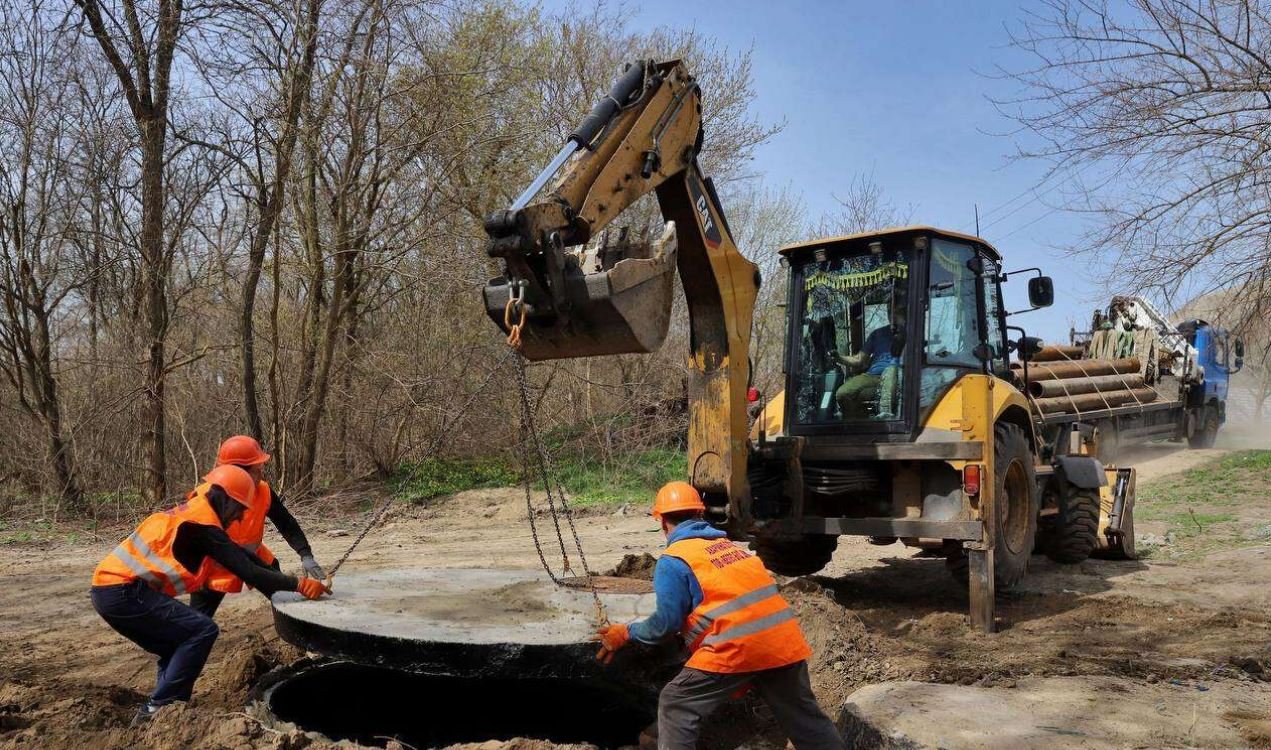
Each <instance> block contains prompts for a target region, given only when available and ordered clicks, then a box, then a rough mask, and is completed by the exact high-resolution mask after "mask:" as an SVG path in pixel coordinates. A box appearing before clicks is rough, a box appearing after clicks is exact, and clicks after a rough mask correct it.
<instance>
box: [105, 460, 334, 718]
mask: <svg viewBox="0 0 1271 750" xmlns="http://www.w3.org/2000/svg"><path fill="white" fill-rule="evenodd" d="M203 479H204V482H203V484H200V485H199V486H198V487H196V488H195V489H194V491H193V492H191V493H190V495H189V496H188V497H187V498H186V501H185V502H184V503H181V504H180V505H178V506H176V507H175V508H171V509H169V510H165V511H162V512H160V513H154V514H152V515H150V516H148V517H147V518H146V519H145V520H144V521H142V522H141V525H139V526H138V527H137V530H136V531H134V532H133V533H132V534H131V535H130V536H129V537H128V538H127V539H125V540H123V541H122V542H120V543H119V546H117V547H115V549H114V550H113V551H112V552H111V553H110V554H109V555H107V556H106V558H105V559H104V560H102V561H101V562H100V563H99V564H98V565H97V569H96V570H95V571H93V589H92V600H93V609H96V610H97V614H99V615H101V616H102V619H104V620H105V621H106V622H107V624H109V625H110V626H111V627H112V628H114V629H115V630H116V631H118V632H119V634H120V635H122V636H124V637H125V638H127V639H128V640H130V641H132V642H133V643H135V644H137V645H138V646H141V647H142V648H143V649H145V650H146V651H149V652H150V653H152V654H154V655H155V656H158V657H159V674H158V680H157V681H156V683H155V688H154V692H153V693H151V694H150V699H149V700H148V701H147V702H146V703H145V705H143V706H142V707H141V709H140V710H138V712H137V716H136V718H135V719H133V725H134V726H136V725H137V724H140V723H143V722H145V721H147V720H149V719H150V718H151V717H153V716H154V714H155V712H157V711H158V710H159V708H160V707H161V706H164V705H167V704H169V703H172V702H173V701H188V700H190V693H191V692H192V691H193V690H194V681H195V680H197V679H198V677H199V674H200V673H202V671H203V665H204V663H205V662H207V656H208V654H209V653H210V652H211V651H212V644H213V643H214V642H215V641H216V636H217V634H218V633H219V632H220V631H219V629H218V628H217V627H216V623H214V622H212V618H210V617H208V616H207V615H205V614H203V613H202V612H197V611H195V610H194V609H192V608H190V607H187V606H186V605H184V604H182V603H181V602H179V601H177V600H176V599H175V597H177V596H180V595H181V594H185V593H192V592H197V591H199V590H200V589H202V588H203V584H204V583H205V582H206V581H207V577H208V574H209V572H210V571H211V569H212V565H213V564H214V563H216V564H219V565H221V566H223V567H224V568H225V569H226V570H229V571H231V572H232V573H233V574H234V575H236V576H238V578H240V579H242V580H244V581H246V582H247V583H249V584H251V585H252V586H254V587H256V589H257V590H258V591H260V593H262V594H264V595H265V596H270V595H272V594H273V593H274V592H275V591H298V592H300V593H301V594H303V595H304V596H305V597H306V598H308V599H317V598H319V597H320V596H322V594H323V592H325V591H327V589H326V587H325V586H324V585H323V584H322V582H320V581H316V580H313V579H310V578H301V579H298V580H297V579H296V578H295V577H293V576H289V575H285V574H283V573H280V572H278V571H276V570H274V569H273V568H271V567H269V566H267V565H265V564H264V563H263V562H261V560H260V558H258V557H256V556H255V555H252V554H250V553H248V552H246V551H244V550H243V548H242V547H240V546H239V545H237V544H235V543H234V542H233V541H231V540H230V538H229V536H227V535H226V533H225V529H226V527H228V526H229V525H231V524H232V523H234V521H236V520H238V519H239V518H240V517H241V516H242V515H243V514H244V512H247V511H250V510H251V509H252V507H253V503H254V500H255V495H256V483H255V482H254V481H252V478H251V476H249V475H248V474H247V472H245V471H243V470H242V469H240V468H237V467H234V466H220V467H217V468H215V469H213V470H212V471H211V473H209V474H208V475H207V476H206V477H204V478H203Z"/></svg>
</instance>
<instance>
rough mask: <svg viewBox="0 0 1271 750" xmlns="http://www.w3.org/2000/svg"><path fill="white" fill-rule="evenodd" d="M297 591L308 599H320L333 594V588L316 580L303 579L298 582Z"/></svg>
mask: <svg viewBox="0 0 1271 750" xmlns="http://www.w3.org/2000/svg"><path fill="white" fill-rule="evenodd" d="M296 591H298V592H299V593H300V595H301V596H303V597H304V598H306V599H320V598H322V595H323V594H329V593H331V588H330V587H329V586H327V585H326V584H325V583H323V582H322V581H319V580H318V579H316V578H301V579H299V580H298V581H297V582H296Z"/></svg>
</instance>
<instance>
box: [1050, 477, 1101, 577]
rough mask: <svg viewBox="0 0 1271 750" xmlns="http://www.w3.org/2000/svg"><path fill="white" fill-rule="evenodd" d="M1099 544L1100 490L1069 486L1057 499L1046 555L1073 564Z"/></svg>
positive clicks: (1086, 555)
mask: <svg viewBox="0 0 1271 750" xmlns="http://www.w3.org/2000/svg"><path fill="white" fill-rule="evenodd" d="M1098 545H1099V491H1098V490H1090V489H1083V488H1081V487H1073V486H1071V485H1069V486H1068V488H1067V492H1065V493H1064V496H1063V497H1060V498H1059V513H1058V515H1056V516H1055V524H1054V528H1053V529H1051V533H1050V534H1049V535H1048V538H1047V544H1046V556H1047V557H1049V558H1050V559H1052V560H1054V561H1055V562H1057V563H1063V564H1065V565H1074V564H1076V563H1079V562H1082V561H1084V560H1086V559H1087V558H1089V557H1090V553H1091V552H1094V550H1095V548H1096V547H1097V546H1098Z"/></svg>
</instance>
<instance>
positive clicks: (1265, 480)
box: [1135, 451, 1271, 558]
mask: <svg viewBox="0 0 1271 750" xmlns="http://www.w3.org/2000/svg"><path fill="white" fill-rule="evenodd" d="M1268 490H1271V451H1241V452H1239V453H1232V454H1230V455H1227V456H1224V457H1222V458H1220V459H1217V460H1214V461H1211V462H1209V463H1207V464H1205V465H1203V466H1198V467H1196V468H1194V469H1189V470H1188V471H1185V472H1183V473H1181V474H1177V475H1174V476H1170V477H1165V478H1163V479H1160V480H1157V481H1155V482H1151V483H1147V484H1145V485H1143V486H1142V487H1140V488H1139V491H1138V501H1137V502H1136V504H1135V516H1136V518H1137V519H1139V520H1141V521H1146V522H1158V523H1162V524H1164V525H1165V526H1166V531H1165V534H1166V537H1167V539H1169V540H1170V541H1169V543H1168V544H1167V545H1166V546H1165V547H1164V548H1161V549H1158V550H1151V554H1152V556H1153V557H1162V556H1168V557H1172V558H1180V557H1185V558H1196V557H1202V556H1204V555H1206V554H1208V553H1210V552H1214V551H1218V550H1221V549H1233V548H1236V547H1245V546H1249V545H1250V544H1258V543H1265V538H1262V537H1260V536H1259V535H1257V534H1251V533H1249V528H1247V527H1255V526H1257V525H1258V524H1257V520H1256V519H1258V518H1259V517H1261V518H1265V513H1264V512H1262V511H1264V510H1265V506H1266V503H1267V500H1266V498H1267V495H1268ZM1244 510H1248V511H1249V512H1247V513H1242V511H1244ZM1145 549H1149V548H1145Z"/></svg>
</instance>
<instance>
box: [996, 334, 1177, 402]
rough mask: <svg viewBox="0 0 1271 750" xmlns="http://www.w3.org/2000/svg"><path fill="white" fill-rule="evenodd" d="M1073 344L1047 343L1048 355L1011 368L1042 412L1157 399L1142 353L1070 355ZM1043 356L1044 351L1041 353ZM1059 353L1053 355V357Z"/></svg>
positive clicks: (1015, 364) (1013, 365)
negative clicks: (1093, 356)
mask: <svg viewBox="0 0 1271 750" xmlns="http://www.w3.org/2000/svg"><path fill="white" fill-rule="evenodd" d="M1068 348H1069V347H1046V348H1045V349H1043V350H1042V352H1043V353H1045V352H1047V351H1052V350H1053V352H1052V354H1046V355H1045V356H1046V357H1047V359H1045V360H1043V361H1038V360H1037V359H1036V358H1035V359H1033V360H1030V361H1029V363H1028V369H1027V372H1028V379H1027V381H1025V380H1024V372H1025V370H1024V366H1023V365H1022V364H1020V363H1013V364H1012V365H1011V369H1012V370H1013V371H1014V373H1015V376H1016V378H1017V379H1018V381H1019V382H1020V384H1021V386H1022V387H1023V389H1024V390H1025V391H1026V392H1027V393H1028V395H1029V396H1031V397H1032V399H1033V404H1034V406H1035V407H1036V409H1037V410H1038V411H1039V412H1040V413H1042V414H1054V413H1060V412H1087V411H1098V410H1100V409H1111V408H1116V407H1119V406H1131V405H1134V404H1146V403H1150V402H1152V401H1155V400H1156V398H1157V393H1156V390H1155V389H1153V388H1152V387H1150V386H1149V385H1148V383H1147V382H1146V381H1145V379H1144V377H1143V375H1142V370H1141V364H1142V363H1141V362H1140V360H1139V359H1138V357H1126V358H1124V359H1066V358H1064V357H1063V356H1061V355H1065V356H1066V355H1067V354H1068V352H1066V351H1063V350H1066V349H1068ZM1039 356H1041V355H1039ZM1052 356H1053V357H1056V358H1055V359H1049V357H1052Z"/></svg>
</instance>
